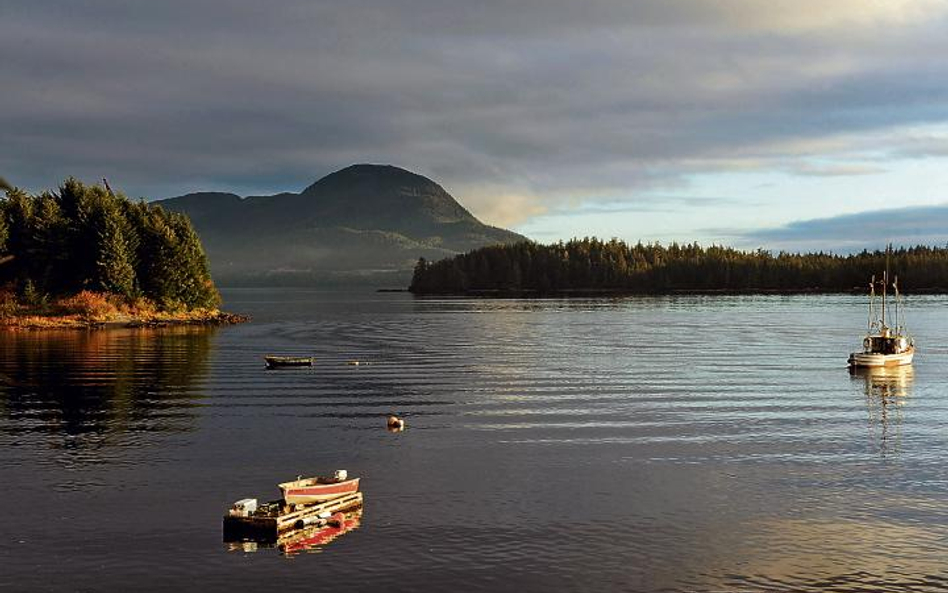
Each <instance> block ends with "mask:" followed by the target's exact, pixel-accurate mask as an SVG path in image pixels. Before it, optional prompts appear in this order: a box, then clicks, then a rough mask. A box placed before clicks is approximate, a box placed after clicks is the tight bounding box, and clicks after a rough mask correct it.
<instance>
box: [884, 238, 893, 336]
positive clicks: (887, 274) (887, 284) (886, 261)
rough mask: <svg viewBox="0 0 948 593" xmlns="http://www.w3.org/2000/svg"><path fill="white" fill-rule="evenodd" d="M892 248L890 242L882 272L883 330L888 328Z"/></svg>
mask: <svg viewBox="0 0 948 593" xmlns="http://www.w3.org/2000/svg"><path fill="white" fill-rule="evenodd" d="M891 249H892V244H891V243H889V244H888V245H886V247H885V272H883V273H882V329H883V331H884V330H885V329H887V327H888V326H887V325H886V324H885V293H886V289H887V288H888V287H889V251H891Z"/></svg>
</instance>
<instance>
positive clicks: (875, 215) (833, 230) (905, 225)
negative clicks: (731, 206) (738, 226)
mask: <svg viewBox="0 0 948 593" xmlns="http://www.w3.org/2000/svg"><path fill="white" fill-rule="evenodd" d="M715 232H716V233H719V234H730V235H731V236H732V237H734V238H735V239H736V240H737V242H738V243H739V244H741V245H743V246H746V247H751V248H754V247H758V246H763V247H766V248H768V249H784V250H788V251H813V250H832V251H836V252H843V253H846V252H853V251H860V250H862V249H876V248H881V247H883V246H885V245H886V244H888V243H893V244H895V245H946V244H948V204H943V205H936V206H916V207H909V208H893V209H887V210H873V211H869V212H860V213H855V214H844V215H841V216H834V217H831V218H818V219H812V220H801V221H797V222H792V223H790V224H787V225H783V226H780V227H775V228H767V229H760V230H754V231H730V232H728V231H725V230H720V229H719V230H717V231H715Z"/></svg>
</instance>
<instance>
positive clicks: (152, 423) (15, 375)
mask: <svg viewBox="0 0 948 593" xmlns="http://www.w3.org/2000/svg"><path fill="white" fill-rule="evenodd" d="M214 331H215V330H214V328H205V327H179V328H161V329H115V330H111V329H110V330H98V331H61V332H50V331H44V332H10V333H6V334H4V335H3V336H0V414H2V418H4V421H3V422H2V424H0V432H2V433H6V436H7V437H8V438H12V439H13V441H14V444H16V441H17V440H20V441H23V440H27V439H29V440H30V441H31V442H36V440H37V439H39V440H40V441H43V442H45V443H47V444H48V445H49V446H51V447H54V448H58V449H63V450H67V451H73V452H75V453H76V455H77V456H81V454H82V453H83V452H90V451H94V450H100V449H102V448H104V447H110V446H122V445H135V444H139V443H140V442H141V441H142V439H144V438H146V437H149V436H151V435H155V434H161V433H180V432H184V431H190V430H192V429H193V426H194V418H195V413H194V408H195V406H196V405H197V403H196V402H197V400H198V399H200V397H201V395H200V392H199V390H196V389H195V386H196V385H198V384H200V383H201V381H202V380H203V378H204V376H205V375H206V369H207V361H208V357H209V353H210V349H211V344H212V337H213V335H214ZM4 440H5V441H6V440H8V439H4ZM93 457H95V456H93Z"/></svg>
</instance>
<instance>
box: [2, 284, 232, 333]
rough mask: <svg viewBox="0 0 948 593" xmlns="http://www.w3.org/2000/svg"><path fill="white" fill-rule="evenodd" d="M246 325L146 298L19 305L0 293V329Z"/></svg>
mask: <svg viewBox="0 0 948 593" xmlns="http://www.w3.org/2000/svg"><path fill="white" fill-rule="evenodd" d="M245 321H249V318H248V317H246V316H243V315H235V314H232V313H225V312H223V311H220V310H219V309H216V308H214V309H205V308H197V309H167V308H162V307H159V306H158V305H157V304H156V303H154V302H153V301H151V300H149V299H146V298H138V299H134V300H130V299H126V298H124V297H120V296H117V295H112V294H107V293H101V292H92V291H87V290H86V291H82V292H80V293H78V294H76V295H73V296H69V297H61V298H57V299H55V300H50V301H47V300H45V299H32V300H31V301H28V302H23V300H22V299H18V298H17V297H16V295H15V294H14V293H12V292H3V293H0V329H7V330H11V329H13V330H16V329H70V328H75V329H86V328H103V327H159V326H167V325H227V324H233V323H242V322H245Z"/></svg>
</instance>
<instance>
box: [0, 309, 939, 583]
mask: <svg viewBox="0 0 948 593" xmlns="http://www.w3.org/2000/svg"><path fill="white" fill-rule="evenodd" d="M225 298H226V300H227V304H228V309H230V310H233V311H237V312H244V313H250V314H252V315H254V317H255V320H254V322H253V323H251V324H246V325H241V326H236V327H225V328H219V329H216V330H215V329H189V330H180V329H179V330H167V331H154V330H129V331H124V330H123V331H100V332H91V333H86V332H65V333H28V332H27V333H17V334H6V335H3V336H2V337H0V353H2V356H0V451H2V457H0V483H2V488H0V503H2V507H3V509H4V511H5V512H4V513H3V519H2V523H0V524H2V529H0V534H2V535H0V589H3V590H10V591H34V590H37V591H47V590H48V591H120V590H132V589H133V588H134V589H136V590H196V589H199V590H202V591H231V590H250V589H261V588H264V587H265V588H268V589H273V588H275V587H279V588H280V589H287V590H307V591H309V590H314V589H315V590H332V591H363V590H373V591H375V590H385V591H417V590H431V591H442V590H445V591H498V590H516V591H521V592H527V591H591V590H606V591H613V590H616V591H618V590H630V591H659V590H675V591H713V590H722V589H730V590H742V591H762V590H766V591H777V590H813V591H827V590H838V591H857V590H865V589H867V588H871V589H885V590H893V591H898V590H905V591H926V590H945V589H948V571H946V568H945V564H944V559H945V558H946V557H948V464H946V463H945V459H946V457H948V422H946V421H948V370H946V369H948V338H946V336H948V316H946V315H945V310H946V307H948V297H943V296H939V297H916V298H911V299H909V301H908V303H907V308H908V314H909V322H910V329H911V330H913V332H914V334H915V336H916V339H917V341H918V343H919V345H920V349H919V353H918V355H917V360H916V364H915V365H914V369H912V370H910V371H902V372H899V371H895V372H890V373H887V374H884V375H881V376H877V375H856V376H850V375H849V373H848V372H847V371H846V369H845V358H846V355H847V354H848V352H849V351H850V350H852V349H853V348H855V347H856V346H858V344H859V343H860V336H861V331H862V329H863V327H864V325H865V309H864V307H863V300H862V299H859V298H854V297H848V296H792V297H785V296H766V297H747V296H741V297H721V296H716V297H695V296H677V297H661V298H628V299H600V300H574V301H567V300H548V301H547V300H544V301H529V300H499V301H492V300H451V299H445V300H415V299H412V298H411V297H410V296H408V295H404V294H373V293H363V294H351V295H342V294H334V293H318V292H307V291H283V292H276V291H265V290H232V291H227V292H226V293H225ZM266 353H279V354H292V355H310V354H312V355H315V356H316V357H318V360H317V364H316V366H315V367H314V368H312V369H297V370H281V371H265V370H264V369H263V361H262V358H261V357H262V355H263V354H266ZM349 360H359V361H361V362H363V364H362V365H360V366H348V365H347V364H346V362H347V361H349ZM365 363H368V364H365ZM390 413H396V414H399V415H402V416H404V417H405V418H406V420H407V423H408V428H407V430H406V431H405V432H403V433H400V434H392V433H389V432H387V431H386V430H385V417H386V416H387V415H388V414H390ZM339 467H344V468H346V469H348V470H349V472H350V474H358V475H360V476H362V477H363V491H364V493H365V510H364V515H363V516H362V519H361V525H360V526H359V527H358V528H357V529H355V530H353V531H350V532H348V533H345V534H343V535H341V536H340V537H338V538H337V539H335V540H334V541H332V542H330V543H326V544H325V545H321V546H315V547H313V548H312V549H310V550H308V551H307V552H304V553H298V554H286V553H283V552H281V550H280V549H272V548H259V549H257V550H256V551H252V550H251V549H249V548H248V549H246V550H244V549H240V548H239V547H237V549H233V548H232V547H229V546H228V545H226V544H225V543H224V542H222V538H221V519H220V517H221V515H222V513H223V512H224V510H225V509H226V507H227V506H228V505H229V504H230V503H231V502H232V501H234V500H236V499H238V498H243V497H245V496H256V497H260V498H261V499H270V498H275V497H276V496H277V495H278V491H277V489H276V487H275V484H276V483H277V482H278V481H282V480H285V479H287V478H290V477H293V476H295V475H297V474H301V473H302V474H312V473H318V472H328V471H331V470H332V469H335V468H339Z"/></svg>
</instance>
